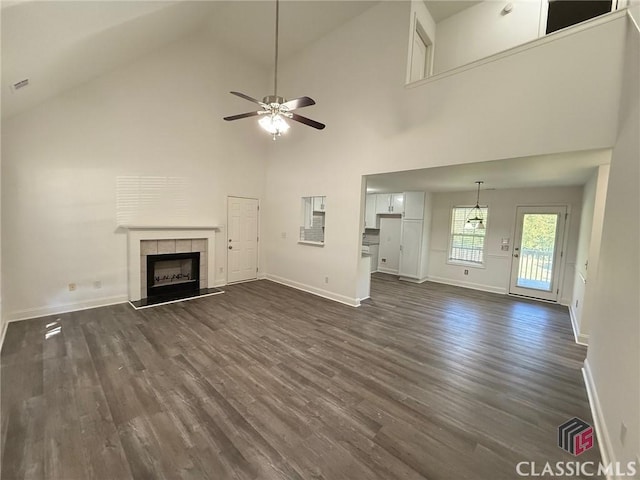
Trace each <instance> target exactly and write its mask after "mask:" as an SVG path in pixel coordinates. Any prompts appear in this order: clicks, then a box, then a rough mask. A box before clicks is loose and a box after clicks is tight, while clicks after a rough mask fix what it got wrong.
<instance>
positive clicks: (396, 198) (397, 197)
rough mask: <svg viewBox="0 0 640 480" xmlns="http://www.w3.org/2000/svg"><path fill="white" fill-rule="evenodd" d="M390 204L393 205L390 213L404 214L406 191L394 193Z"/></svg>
mask: <svg viewBox="0 0 640 480" xmlns="http://www.w3.org/2000/svg"><path fill="white" fill-rule="evenodd" d="M389 206H390V207H391V210H390V211H389V213H392V214H398V213H399V214H402V212H403V211H404V193H392V194H391V199H390V201H389Z"/></svg>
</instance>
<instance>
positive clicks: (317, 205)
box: [313, 197, 325, 212]
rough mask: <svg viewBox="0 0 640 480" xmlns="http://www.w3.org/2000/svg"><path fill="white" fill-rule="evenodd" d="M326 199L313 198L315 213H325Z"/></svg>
mask: <svg viewBox="0 0 640 480" xmlns="http://www.w3.org/2000/svg"><path fill="white" fill-rule="evenodd" d="M324 199H325V197H313V211H314V212H324V209H325V208H324V207H325V204H324Z"/></svg>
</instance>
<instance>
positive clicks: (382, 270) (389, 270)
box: [376, 267, 398, 275]
mask: <svg viewBox="0 0 640 480" xmlns="http://www.w3.org/2000/svg"><path fill="white" fill-rule="evenodd" d="M376 271H377V272H380V273H388V274H389V275H398V270H392V269H390V268H384V267H378V270H376Z"/></svg>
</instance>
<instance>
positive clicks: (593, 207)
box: [569, 165, 609, 343]
mask: <svg viewBox="0 0 640 480" xmlns="http://www.w3.org/2000/svg"><path fill="white" fill-rule="evenodd" d="M608 182H609V165H600V166H599V167H598V169H597V171H595V172H594V174H593V175H592V176H591V178H590V179H589V181H588V182H587V184H586V185H585V186H584V194H583V197H582V214H581V219H580V233H579V237H578V249H577V254H576V272H575V277H574V283H573V299H572V301H571V305H570V306H569V307H570V309H571V314H572V316H573V319H574V321H575V325H574V328H576V329H577V331H576V335H577V337H578V341H579V342H581V343H588V340H589V330H590V328H591V319H592V316H593V312H594V309H595V305H594V303H595V301H596V299H597V298H598V295H597V292H596V291H595V289H596V278H597V274H598V265H599V261H600V241H601V237H602V222H603V219H604V209H605V203H606V196H607V185H608Z"/></svg>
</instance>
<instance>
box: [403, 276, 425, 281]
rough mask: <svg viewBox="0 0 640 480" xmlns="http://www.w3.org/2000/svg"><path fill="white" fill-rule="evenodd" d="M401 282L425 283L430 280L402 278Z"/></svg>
mask: <svg viewBox="0 0 640 480" xmlns="http://www.w3.org/2000/svg"><path fill="white" fill-rule="evenodd" d="M399 280H401V281H403V282H409V283H424V282H426V281H427V280H429V279H428V278H411V277H402V276H401V277H400V279H399Z"/></svg>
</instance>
